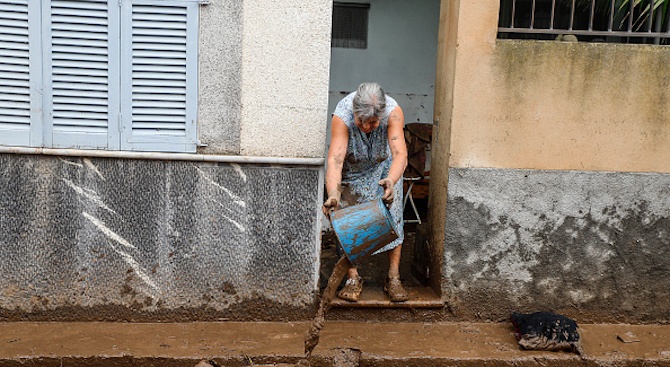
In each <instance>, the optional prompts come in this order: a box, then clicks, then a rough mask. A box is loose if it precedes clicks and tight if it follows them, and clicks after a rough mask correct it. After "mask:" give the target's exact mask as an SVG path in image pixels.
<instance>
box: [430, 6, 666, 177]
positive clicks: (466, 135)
mask: <svg viewBox="0 0 670 367" xmlns="http://www.w3.org/2000/svg"><path fill="white" fill-rule="evenodd" d="M456 2H458V1H456ZM450 3H451V2H450ZM498 5H499V1H498V0H476V1H474V0H468V1H465V0H462V1H460V7H459V15H458V18H459V20H458V27H457V35H456V37H457V41H456V43H455V49H454V50H453V51H452V52H455V61H454V68H455V70H454V71H453V73H454V78H453V82H452V81H450V80H446V81H445V80H441V81H440V82H441V83H445V84H446V85H447V88H450V87H451V88H453V91H452V93H453V110H452V112H451V139H450V145H449V148H448V149H449V152H450V154H451V157H450V160H449V166H450V167H497V168H532V169H563V170H565V169H568V170H602V171H621V172H670V144H668V142H669V141H670V115H669V114H668V110H669V108H670V100H669V99H668V98H669V97H670V90H669V89H668V88H669V87H670V80H669V77H670V73H669V72H668V70H669V69H668V65H670V48H669V47H664V46H645V45H617V44H597V43H562V42H551V41H507V40H496V31H497V29H496V27H497V17H498ZM452 6H453V5H452ZM442 29H443V30H444V31H447V30H448V29H450V28H449V27H443V28H442ZM447 37H454V35H447ZM443 119H444V118H443ZM431 182H432V181H431Z"/></svg>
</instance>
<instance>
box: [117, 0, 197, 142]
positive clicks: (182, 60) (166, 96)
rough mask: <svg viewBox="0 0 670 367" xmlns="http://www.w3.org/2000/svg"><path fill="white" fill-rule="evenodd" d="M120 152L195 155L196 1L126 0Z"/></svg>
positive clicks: (123, 16) (123, 30) (123, 29)
mask: <svg viewBox="0 0 670 367" xmlns="http://www.w3.org/2000/svg"><path fill="white" fill-rule="evenodd" d="M121 22H122V24H121V32H122V33H121V44H122V62H121V70H122V72H121V77H122V80H121V90H122V100H121V114H122V133H121V149H124V150H149V151H171V152H195V149H196V146H195V119H196V105H197V95H196V94H197V35H198V28H197V22H198V3H197V2H194V1H164V0H162V1H161V0H130V1H124V2H123V6H122V17H121Z"/></svg>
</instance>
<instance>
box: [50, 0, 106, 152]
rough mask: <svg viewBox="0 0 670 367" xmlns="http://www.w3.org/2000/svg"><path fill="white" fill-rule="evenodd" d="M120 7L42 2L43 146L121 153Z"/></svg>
mask: <svg viewBox="0 0 670 367" xmlns="http://www.w3.org/2000/svg"><path fill="white" fill-rule="evenodd" d="M118 1H119V0H51V1H45V2H44V8H43V17H47V18H46V19H48V21H47V22H46V24H48V26H49V28H50V29H47V30H46V32H45V41H44V42H45V46H46V47H45V76H46V80H45V87H46V88H45V93H44V96H45V111H46V112H47V114H46V115H45V125H44V129H45V145H46V146H50V147H54V148H84V149H118V148H119V126H118V124H119V121H118V108H119V107H118V106H119V101H118V98H119V71H118V70H119V62H118V57H119V51H118V48H119V43H118V42H119V41H118V39H119V6H118V5H119V4H118Z"/></svg>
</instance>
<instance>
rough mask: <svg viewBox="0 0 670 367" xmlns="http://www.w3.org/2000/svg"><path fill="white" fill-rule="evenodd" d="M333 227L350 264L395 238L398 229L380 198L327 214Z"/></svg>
mask: <svg viewBox="0 0 670 367" xmlns="http://www.w3.org/2000/svg"><path fill="white" fill-rule="evenodd" d="M330 220H331V222H332V225H333V230H334V231H335V234H336V235H337V239H338V240H339V242H340V246H341V247H342V250H343V251H344V254H345V255H346V256H347V258H348V259H349V261H351V263H352V264H354V265H355V264H356V263H357V262H358V261H360V260H361V259H363V258H365V257H366V256H368V255H370V254H372V253H374V252H375V251H377V250H379V249H381V248H382V247H384V246H386V245H388V244H389V243H391V242H393V241H395V240H396V239H397V238H398V231H397V229H396V227H395V223H394V222H393V218H391V213H390V212H389V210H388V208H387V207H386V205H384V202H383V201H382V199H378V200H373V201H370V202H367V203H362V204H358V205H353V206H350V207H346V208H344V209H340V210H336V211H334V212H331V213H330Z"/></svg>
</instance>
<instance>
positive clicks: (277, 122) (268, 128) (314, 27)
mask: <svg viewBox="0 0 670 367" xmlns="http://www.w3.org/2000/svg"><path fill="white" fill-rule="evenodd" d="M242 14H243V26H242V28H243V39H242V73H241V74H242V78H241V79H242V83H241V121H240V154H242V155H250V156H271V157H323V156H324V155H325V140H326V139H325V137H326V123H325V121H326V115H327V111H326V110H327V107H328V77H329V68H330V32H331V18H332V1H330V0H317V1H298V0H289V1H279V0H250V1H244V2H243V10H242Z"/></svg>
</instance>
